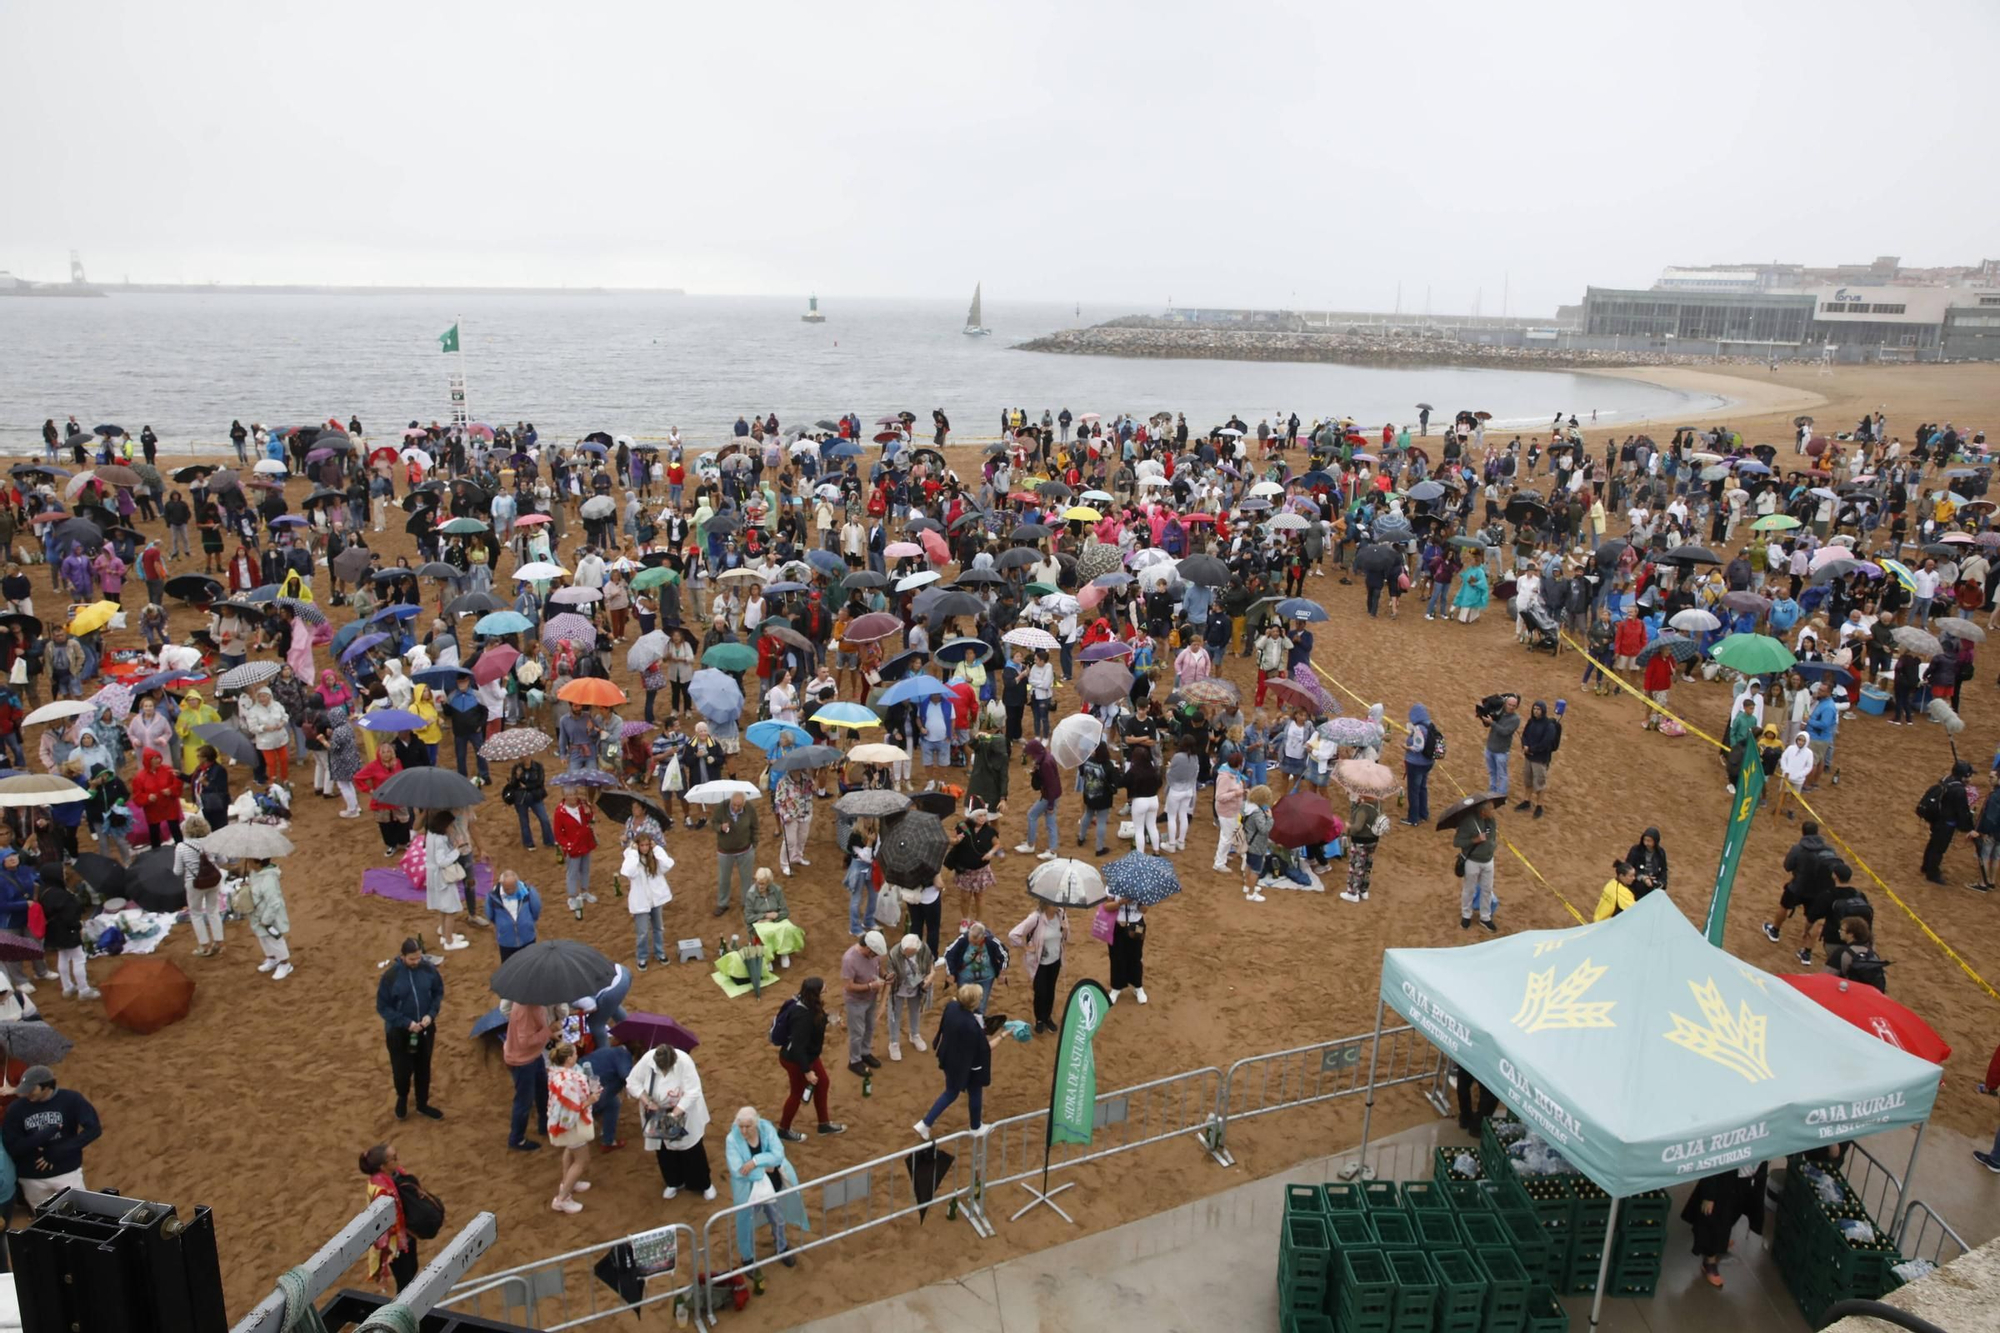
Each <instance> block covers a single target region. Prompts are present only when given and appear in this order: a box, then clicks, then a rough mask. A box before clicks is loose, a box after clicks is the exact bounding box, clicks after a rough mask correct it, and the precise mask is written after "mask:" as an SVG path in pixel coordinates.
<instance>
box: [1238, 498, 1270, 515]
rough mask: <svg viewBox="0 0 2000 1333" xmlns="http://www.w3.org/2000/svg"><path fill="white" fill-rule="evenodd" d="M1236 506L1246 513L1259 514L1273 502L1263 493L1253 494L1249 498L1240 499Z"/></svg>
mask: <svg viewBox="0 0 2000 1333" xmlns="http://www.w3.org/2000/svg"><path fill="white" fill-rule="evenodd" d="M1236 507H1237V508H1238V509H1241V510H1242V511H1243V512H1244V513H1246V514H1258V513H1262V512H1263V511H1264V510H1266V509H1269V508H1270V507H1271V502H1270V501H1269V500H1266V499H1265V498H1264V497H1263V496H1261V495H1253V496H1251V497H1250V498H1249V499H1247V500H1238V501H1237V502H1236Z"/></svg>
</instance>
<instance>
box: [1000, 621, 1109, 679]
mask: <svg viewBox="0 0 2000 1333" xmlns="http://www.w3.org/2000/svg"><path fill="white" fill-rule="evenodd" d="M1000 641H1001V642H1002V643H1007V644H1012V645H1013V646H1014V647H1016V648H1027V649H1030V650H1036V651H1041V652H1050V653H1052V652H1055V651H1056V650H1058V649H1059V648H1061V647H1062V644H1061V643H1060V642H1058V641H1057V639H1056V636H1055V635H1053V634H1051V633H1049V632H1048V631H1047V630H1045V629H1036V628H1035V627H1034V626H1033V625H1022V626H1020V627H1019V628H1016V629H1010V630H1008V631H1007V632H1006V633H1005V634H1003V635H1001V636H1000ZM1128 688H1129V687H1128Z"/></svg>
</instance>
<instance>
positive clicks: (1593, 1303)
mask: <svg viewBox="0 0 2000 1333" xmlns="http://www.w3.org/2000/svg"><path fill="white" fill-rule="evenodd" d="M1623 1202H1625V1201H1624V1200H1623V1199H1613V1200H1612V1201H1611V1215H1610V1216H1609V1217H1607V1218H1605V1219H1604V1254H1603V1256H1602V1257H1601V1258H1599V1259H1598V1261H1597V1291H1596V1293H1595V1294H1593V1295H1592V1296H1591V1298H1590V1327H1591V1329H1592V1330H1593V1333H1595V1330H1596V1328H1597V1317H1598V1315H1600V1314H1601V1313H1603V1310H1604V1284H1605V1283H1607V1282H1609V1281H1610V1280H1611V1238H1612V1237H1613V1236H1614V1235H1615V1234H1616V1233H1617V1230H1618V1205H1619V1204H1621V1203H1623Z"/></svg>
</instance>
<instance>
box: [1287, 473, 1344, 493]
mask: <svg viewBox="0 0 2000 1333" xmlns="http://www.w3.org/2000/svg"><path fill="white" fill-rule="evenodd" d="M1292 480H1293V481H1295V482H1297V483H1298V484H1299V485H1301V486H1303V487H1305V488H1306V489H1307V490H1311V489H1312V488H1313V487H1315V486H1325V487H1326V488H1328V489H1329V490H1331V489H1332V488H1334V487H1336V486H1338V485H1340V483H1339V482H1337V481H1335V480H1334V479H1333V477H1332V476H1331V475H1329V474H1328V473H1325V472H1308V473H1306V474H1305V475H1304V476H1303V477H1294V478H1292Z"/></svg>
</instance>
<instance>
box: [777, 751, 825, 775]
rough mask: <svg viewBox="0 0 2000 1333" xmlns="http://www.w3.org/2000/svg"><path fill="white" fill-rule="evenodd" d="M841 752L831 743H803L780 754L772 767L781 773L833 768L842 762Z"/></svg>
mask: <svg viewBox="0 0 2000 1333" xmlns="http://www.w3.org/2000/svg"><path fill="white" fill-rule="evenodd" d="M841 758H842V756H841V753H840V751H839V750H836V749H835V748H834V747H833V746H831V745H801V746H798V747H797V748H795V749H791V750H787V751H785V753H783V754H781V755H779V756H778V758H777V759H776V761H775V762H774V763H773V764H772V767H773V768H775V769H777V770H778V771H779V772H780V773H800V772H805V771H808V770H811V769H815V768H831V767H833V766H834V765H835V764H838V763H840V762H841Z"/></svg>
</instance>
